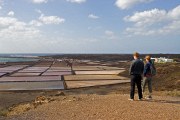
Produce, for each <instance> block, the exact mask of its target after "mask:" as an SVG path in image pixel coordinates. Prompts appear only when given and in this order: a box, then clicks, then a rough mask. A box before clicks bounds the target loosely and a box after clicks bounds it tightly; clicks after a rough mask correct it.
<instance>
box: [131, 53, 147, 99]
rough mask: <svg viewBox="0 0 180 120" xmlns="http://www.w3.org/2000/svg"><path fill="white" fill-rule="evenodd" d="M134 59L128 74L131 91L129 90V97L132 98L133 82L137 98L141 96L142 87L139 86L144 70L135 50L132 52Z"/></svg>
mask: <svg viewBox="0 0 180 120" xmlns="http://www.w3.org/2000/svg"><path fill="white" fill-rule="evenodd" d="M133 57H134V60H133V61H132V63H131V66H130V70H129V74H130V75H131V91H130V99H129V100H131V101H133V100H134V92H135V84H136V85H137V88H138V96H139V100H141V99H142V98H143V95H142V88H141V80H142V75H143V71H144V63H143V62H142V61H141V60H140V59H139V53H137V52H135V53H134V54H133Z"/></svg>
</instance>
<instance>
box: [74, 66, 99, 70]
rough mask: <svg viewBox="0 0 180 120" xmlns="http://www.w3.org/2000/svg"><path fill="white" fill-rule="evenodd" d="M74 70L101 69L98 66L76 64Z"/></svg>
mask: <svg viewBox="0 0 180 120" xmlns="http://www.w3.org/2000/svg"><path fill="white" fill-rule="evenodd" d="M73 70H101V69H99V67H96V66H74V67H73Z"/></svg>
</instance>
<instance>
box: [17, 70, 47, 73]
mask: <svg viewBox="0 0 180 120" xmlns="http://www.w3.org/2000/svg"><path fill="white" fill-rule="evenodd" d="M44 71H45V70H20V71H18V72H20V73H42V72H44Z"/></svg>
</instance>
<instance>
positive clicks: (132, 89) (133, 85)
mask: <svg viewBox="0 0 180 120" xmlns="http://www.w3.org/2000/svg"><path fill="white" fill-rule="evenodd" d="M134 91H135V76H131V92H130V99H134Z"/></svg>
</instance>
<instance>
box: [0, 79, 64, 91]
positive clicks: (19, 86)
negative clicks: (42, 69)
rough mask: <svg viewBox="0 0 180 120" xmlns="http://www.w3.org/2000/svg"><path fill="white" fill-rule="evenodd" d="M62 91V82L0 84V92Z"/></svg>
mask: <svg viewBox="0 0 180 120" xmlns="http://www.w3.org/2000/svg"><path fill="white" fill-rule="evenodd" d="M53 89H64V83H63V81H51V82H47V81H46V82H8V83H0V91H11V90H53Z"/></svg>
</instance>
